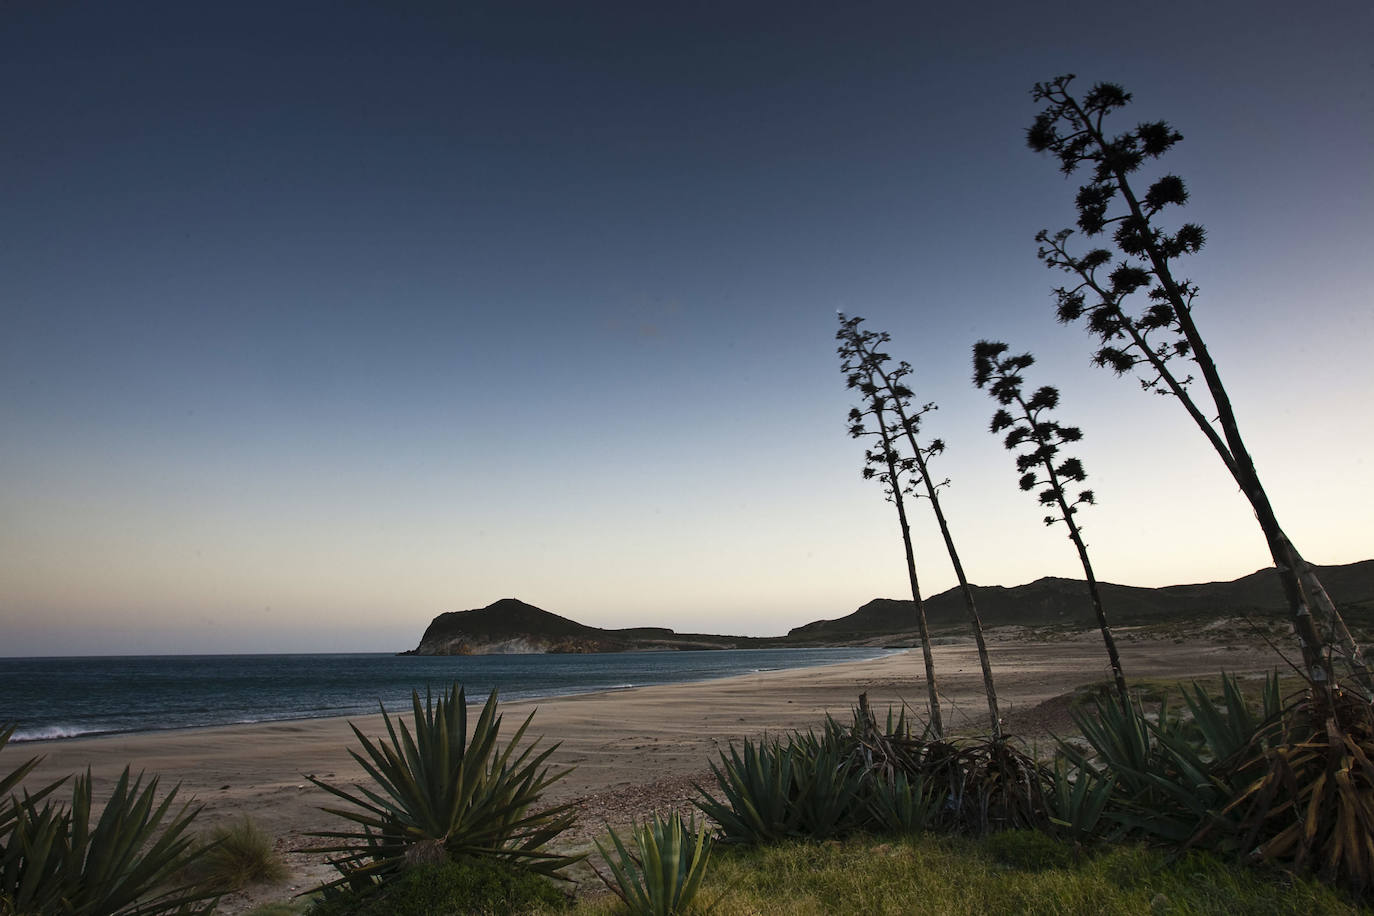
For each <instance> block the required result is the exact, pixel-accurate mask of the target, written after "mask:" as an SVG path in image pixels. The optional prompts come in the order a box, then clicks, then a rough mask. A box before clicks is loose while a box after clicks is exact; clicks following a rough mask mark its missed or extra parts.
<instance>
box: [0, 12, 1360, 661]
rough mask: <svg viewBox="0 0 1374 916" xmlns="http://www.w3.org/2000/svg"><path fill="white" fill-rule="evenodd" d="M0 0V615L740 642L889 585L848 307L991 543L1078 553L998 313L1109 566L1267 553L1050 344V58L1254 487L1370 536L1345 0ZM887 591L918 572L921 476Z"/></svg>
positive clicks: (1196, 478) (244, 630) (1059, 337)
mask: <svg viewBox="0 0 1374 916" xmlns="http://www.w3.org/2000/svg"><path fill="white" fill-rule="evenodd" d="M953 7H954V5H942V6H941V7H940V8H938V9H937V8H934V7H933V6H929V5H925V4H911V3H855V4H810V3H797V2H789V3H777V4H751V3H738V2H732V3H693V4H679V5H675V6H669V5H664V4H638V3H636V4H631V3H617V4H609V3H576V4H573V3H550V4H533V3H492V4H461V5H460V4H446V3H434V4H423V3H392V4H383V3H356V2H355V3H339V2H328V3H304V2H289V3H276V2H274V3H260V2H235V3H220V4H208V3H184V2H129V3H99V2H36V0H33V2H16V3H6V4H5V5H4V6H3V7H0V85H4V86H5V87H7V91H6V92H4V93H3V94H0V114H3V118H4V124H5V128H4V130H3V132H0V392H3V396H2V397H0V655H31V654H32V655H43V654H101V653H162V652H239V651H301V650H305V651H311V650H314V651H338V650H353V649H357V650H378V651H391V650H398V649H404V648H409V647H412V646H414V645H415V643H416V642H418V640H419V637H420V634H421V632H422V631H423V629H424V627H425V625H426V624H427V623H428V622H429V620H430V619H431V618H432V617H433V616H434V615H435V614H437V613H439V612H442V611H447V610H461V609H465V608H473V607H480V606H483V605H486V604H488V603H490V602H492V601H494V600H496V599H498V598H502V597H507V596H516V597H519V598H521V599H523V600H525V601H529V602H531V603H533V604H536V605H539V606H541V607H543V608H546V609H548V610H551V611H555V612H557V613H560V614H564V615H567V616H571V617H573V618H575V619H577V620H580V621H582V622H585V623H589V624H594V625H599V626H626V625H640V624H643V625H659V626H669V627H673V628H675V629H678V630H683V631H706V632H729V633H749V634H777V633H782V632H785V631H786V630H787V629H789V628H790V627H793V626H797V625H800V624H802V623H806V622H808V621H811V620H814V619H817V618H821V617H836V616H840V615H842V614H845V613H848V612H850V611H852V610H853V609H854V608H855V607H857V606H858V605H860V604H862V603H863V602H865V601H867V600H869V599H870V598H873V597H875V596H879V595H884V596H902V595H903V594H904V593H905V592H906V581H905V569H904V564H903V561H902V553H901V543H900V539H899V537H898V532H897V527H896V520H895V517H894V514H893V513H892V511H891V507H890V506H889V505H887V504H886V503H885V502H884V500H883V498H882V494H881V492H880V489H879V487H878V485H877V484H876V483H873V482H865V481H863V480H861V479H860V476H859V469H860V467H861V465H862V446H861V445H860V444H859V443H857V442H855V441H853V440H851V439H849V438H847V437H846V435H845V426H846V424H845V414H846V412H847V410H848V408H849V406H850V404H851V403H852V399H851V397H850V394H849V392H847V391H846V390H845V388H844V385H843V380H842V378H841V375H840V372H839V366H838V360H837V358H836V356H835V354H834V345H835V344H834V340H833V335H834V331H835V327H836V320H835V312H836V310H843V311H845V312H846V313H849V314H857V315H862V316H864V317H866V318H867V319H868V326H870V327H872V328H875V329H886V330H888V331H890V332H891V333H892V335H893V338H894V341H893V344H892V347H891V349H892V352H893V354H894V355H895V356H896V357H898V358H904V359H907V360H909V361H911V362H912V363H913V364H914V365H915V367H916V375H915V383H916V385H917V387H918V395H917V396H918V399H920V400H934V401H937V402H938V403H939V405H940V410H939V412H938V413H937V414H935V415H933V416H932V417H931V418H930V420H929V422H928V424H927V430H928V432H929V434H931V435H937V436H940V437H943V438H944V439H945V440H946V442H947V444H948V450H947V452H946V454H945V455H944V456H943V457H942V458H940V459H938V464H937V465H936V471H937V472H938V473H939V474H940V475H943V476H949V477H950V478H952V484H951V487H950V489H949V490H948V491H947V495H946V496H945V507H946V511H947V513H948V514H949V516H950V518H951V523H952V525H953V527H954V531H955V536H956V538H958V540H959V543H960V544H961V546H962V551H963V559H964V564H965V566H966V567H967V569H968V572H969V575H970V577H971V579H972V580H973V581H974V582H976V583H979V584H985V585H992V584H1000V585H1015V584H1019V583H1022V582H1027V581H1030V580H1033V579H1035V578H1038V577H1040V576H1044V575H1059V576H1079V575H1081V569H1080V568H1079V567H1078V565H1077V557H1076V555H1075V553H1074V551H1073V549H1072V547H1071V545H1070V544H1069V542H1068V541H1067V540H1066V539H1065V537H1064V535H1063V532H1062V529H1052V530H1051V529H1046V528H1045V527H1044V526H1043V525H1042V524H1041V522H1040V518H1041V515H1042V512H1041V511H1040V509H1039V507H1038V506H1037V505H1036V504H1035V500H1034V498H1033V497H1032V496H1029V495H1026V494H1023V493H1021V492H1019V491H1018V490H1017V488H1016V474H1015V471H1014V468H1013V462H1012V458H1011V456H1010V455H1009V454H1008V453H1006V452H1005V451H1003V450H1002V448H1001V445H1000V442H999V441H998V439H997V438H994V437H993V436H991V435H989V434H988V433H987V431H986V425H987V421H988V418H989V416H990V415H991V412H992V410H993V404H992V402H991V401H990V400H989V399H988V398H987V396H986V395H985V394H984V393H982V392H979V391H976V390H975V389H973V388H972V386H971V385H970V383H969V377H970V362H969V348H970V345H971V344H972V343H973V342H974V341H975V340H977V339H978V338H980V337H991V338H997V339H1002V340H1006V341H1007V342H1008V343H1009V344H1010V345H1011V346H1012V347H1013V348H1015V349H1017V350H1023V349H1029V350H1031V351H1033V352H1034V353H1035V354H1036V355H1037V357H1038V358H1039V364H1038V365H1037V366H1036V367H1034V368H1033V369H1032V370H1030V372H1029V373H1028V380H1029V381H1030V382H1031V383H1032V384H1037V385H1038V384H1055V385H1058V386H1059V388H1060V390H1061V393H1062V397H1063V401H1062V405H1063V406H1062V409H1061V410H1060V412H1059V416H1060V419H1062V420H1064V421H1065V422H1070V423H1076V424H1077V425H1080V426H1081V427H1082V428H1083V431H1084V436H1085V438H1084V441H1083V442H1082V443H1081V448H1080V449H1078V450H1077V454H1079V455H1080V456H1081V457H1082V459H1083V461H1084V464H1085V465H1086V467H1087V469H1088V472H1089V475H1090V484H1091V486H1092V487H1093V488H1094V489H1095V490H1096V492H1097V495H1098V500H1099V505H1098V506H1097V507H1096V508H1092V509H1089V510H1087V511H1086V512H1085V514H1084V516H1083V518H1084V523H1085V525H1086V531H1087V537H1088V540H1089V542H1090V549H1091V551H1092V553H1093V557H1094V564H1095V567H1096V571H1097V573H1098V575H1099V577H1100V578H1102V579H1104V580H1107V581H1112V582H1121V583H1127V584H1137V585H1150V586H1154V585H1166V584H1172V583H1180V582H1196V581H1208V580H1217V579H1230V578H1234V577H1236V576H1239V575H1243V574H1246V573H1249V572H1252V571H1254V570H1255V569H1258V568H1260V567H1262V566H1266V565H1268V564H1269V558H1268V554H1267V551H1266V550H1265V547H1264V542H1263V539H1262V538H1261V536H1260V532H1259V529H1258V526H1257V525H1256V524H1255V523H1254V520H1253V515H1252V513H1251V511H1250V509H1249V507H1248V505H1247V503H1246V502H1245V501H1244V500H1243V498H1242V497H1241V496H1240V495H1239V494H1238V492H1237V491H1236V488H1235V485H1234V483H1233V482H1232V481H1231V480H1230V478H1229V477H1228V476H1227V474H1226V472H1225V470H1224V469H1223V467H1222V465H1221V463H1220V462H1219V461H1218V460H1217V458H1216V456H1215V455H1214V454H1213V453H1211V452H1210V451H1209V447H1208V446H1207V445H1206V443H1205V441H1204V440H1203V439H1202V437H1201V436H1200V435H1199V434H1198V432H1197V431H1196V429H1194V428H1192V427H1191V426H1190V421H1189V420H1188V418H1187V417H1186V415H1184V413H1183V412H1182V411H1181V410H1180V409H1179V408H1178V405H1177V404H1176V403H1174V402H1172V401H1170V400H1166V399H1164V398H1159V397H1154V396H1150V395H1147V394H1144V393H1142V392H1140V391H1139V389H1138V386H1137V385H1136V383H1135V382H1134V381H1132V380H1130V379H1120V380H1118V379H1115V378H1114V377H1113V376H1112V375H1111V374H1110V373H1107V372H1104V371H1101V370H1097V369H1093V368H1092V367H1091V366H1090V365H1089V363H1088V360H1089V355H1090V352H1091V340H1090V338H1089V336H1088V335H1087V334H1086V333H1085V332H1084V331H1083V330H1082V329H1081V328H1077V327H1064V326H1060V325H1058V324H1056V322H1055V320H1054V313H1053V303H1052V300H1051V296H1050V289H1051V287H1052V286H1053V285H1055V284H1056V283H1057V282H1058V281H1057V279H1056V275H1053V274H1051V273H1050V272H1048V271H1047V270H1045V269H1044V268H1043V267H1042V266H1041V265H1040V263H1039V262H1038V261H1037V260H1036V258H1035V247H1036V246H1035V243H1034V241H1033V237H1034V235H1035V233H1036V232H1037V231H1038V230H1040V229H1042V228H1050V229H1058V228H1060V227H1063V226H1067V225H1071V224H1072V221H1073V217H1074V213H1073V209H1072V196H1073V192H1074V189H1075V188H1076V186H1077V182H1076V181H1073V180H1066V179H1064V178H1063V177H1062V176H1061V175H1060V174H1059V173H1058V171H1057V170H1056V167H1055V164H1054V163H1053V162H1051V161H1050V160H1048V159H1046V158H1043V157H1040V156H1037V155H1035V154H1033V153H1031V152H1029V151H1028V150H1027V149H1026V148H1025V145H1024V140H1023V132H1024V129H1025V127H1026V126H1027V125H1028V124H1029V123H1030V121H1031V120H1032V118H1033V117H1034V115H1035V112H1036V106H1035V105H1034V103H1033V102H1032V101H1031V99H1030V96H1029V90H1030V88H1031V86H1032V84H1033V83H1034V82H1036V81H1037V80H1043V79H1048V78H1051V77H1053V76H1056V75H1058V74H1061V73H1066V72H1074V73H1077V74H1079V84H1080V86H1081V88H1087V87H1088V86H1089V85H1090V84H1091V83H1092V82H1095V81H1098V80H1110V81H1115V82H1120V83H1122V84H1123V85H1125V86H1126V88H1128V89H1129V90H1131V91H1132V92H1133V93H1134V94H1135V98H1136V101H1135V103H1134V104H1133V105H1132V106H1131V107H1130V108H1129V109H1128V110H1127V111H1126V112H1125V113H1124V115H1123V116H1122V118H1121V121H1120V122H1119V124H1120V127H1121V129H1125V128H1126V127H1129V126H1131V125H1133V124H1134V123H1136V122H1137V121H1140V120H1147V119H1156V118H1165V119H1168V120H1169V121H1171V122H1172V123H1173V124H1174V125H1175V126H1176V127H1177V128H1178V129H1179V130H1181V131H1182V132H1183V134H1184V136H1185V138H1186V139H1185V141H1184V143H1182V144H1181V145H1180V146H1179V147H1177V148H1176V150H1175V151H1174V152H1173V153H1171V154H1170V155H1169V157H1168V158H1167V160H1166V165H1167V167H1168V168H1169V170H1171V171H1175V172H1177V173H1178V174H1181V175H1182V176H1183V177H1184V178H1185V180H1186V181H1187V182H1188V185H1189V189H1190V191H1191V192H1192V202H1191V204H1190V206H1189V207H1188V208H1187V211H1186V216H1187V217H1188V218H1189V219H1192V220H1194V221H1198V222H1201V223H1203V224H1204V225H1205V226H1206V227H1207V229H1208V232H1209V242H1208V245H1207V247H1206V248H1205V249H1204V250H1203V252H1202V253H1201V254H1200V255H1198V256H1197V257H1196V258H1194V259H1192V260H1191V263H1190V264H1189V265H1188V273H1189V275H1190V276H1191V277H1192V278H1193V279H1194V280H1196V281H1197V282H1198V283H1199V284H1200V285H1201V287H1202V294H1201V296H1200V297H1199V299H1198V301H1197V304H1196V308H1195V316H1196V319H1197V321H1198V324H1199V325H1200V327H1201V329H1202V332H1203V334H1204V335H1205V336H1206V338H1207V340H1208V341H1209V343H1210V345H1211V347H1212V349H1213V354H1214V356H1215V358H1216V359H1217V361H1218V363H1219V365H1220V367H1221V370H1222V373H1223V376H1224V378H1225V380H1226V381H1227V383H1228V386H1229V388H1230V390H1231V393H1232V397H1233V400H1234V401H1235V403H1236V408H1237V411H1238V414H1239V417H1240V420H1241V423H1242V425H1243V430H1244V432H1245V433H1246V435H1247V438H1248V440H1249V442H1250V445H1251V449H1252V451H1253V453H1254V456H1255V458H1256V461H1257V464H1258V466H1259V469H1260V473H1261V475H1262V477H1263V478H1264V480H1265V482H1266V484H1267V486H1268V488H1269V491H1270V494H1271V497H1272V499H1273V501H1274V502H1275V505H1276V508H1277V510H1278V514H1279V517H1280V520H1281V521H1282V522H1283V524H1284V526H1285V528H1286V529H1287V530H1288V532H1289V534H1290V535H1291V537H1292V538H1293V540H1294V541H1295V542H1296V543H1297V545H1298V546H1299V548H1300V549H1301V550H1302V551H1303V552H1304V553H1305V554H1306V555H1307V556H1308V557H1309V559H1311V560H1312V561H1314V562H1318V563H1345V562H1351V561H1355V560H1360V559H1366V558H1368V557H1370V556H1374V487H1371V486H1370V476H1371V472H1374V459H1371V457H1370V456H1371V455H1374V411H1372V410H1371V409H1370V406H1369V401H1370V396H1371V393H1374V360H1371V358H1370V357H1371V352H1374V303H1371V271H1372V270H1374V257H1371V252H1374V228H1371V227H1372V226H1374V219H1372V218H1371V217H1372V216H1374V206H1371V205H1372V204H1374V64H1372V63H1371V61H1372V60H1374V59H1372V58H1371V56H1370V50H1369V48H1370V44H1369V40H1370V36H1371V35H1374V7H1371V6H1370V5H1369V4H1368V3H1366V2H1356V0H1351V2H1344V0H1340V2H1330V3H1323V4H1319V5H1316V6H1314V7H1309V8H1307V9H1302V8H1300V5H1298V4H1293V3H1286V2H1285V3H1274V2H1244V3H1226V2H1209V3H1195V2H1190V3H1167V2H1166V3H1157V4H1151V5H1150V6H1149V7H1148V9H1143V8H1142V11H1141V12H1140V13H1139V14H1138V15H1135V16H1132V15H1131V14H1129V13H1128V9H1134V8H1128V7H1125V6H1122V5H1119V4H1101V3H1086V2H1051V3H1042V4H1026V3H996V4H994V3H987V4H972V5H963V6H959V7H958V8H957V9H955V8H953ZM915 525H916V528H917V534H918V543H917V549H918V552H919V556H918V561H919V564H920V568H921V572H922V575H923V586H924V588H925V589H926V591H927V593H929V594H933V593H935V592H937V591H941V590H943V589H945V588H948V587H950V586H951V585H953V583H954V580H953V575H952V573H951V571H950V569H949V563H948V559H947V558H946V556H945V555H944V553H943V550H942V547H941V545H940V543H939V539H938V533H937V532H936V530H935V529H934V525H933V522H932V521H931V520H930V519H929V517H928V509H927V508H926V507H925V506H924V504H922V506H921V507H920V509H919V511H918V512H917V514H916V517H915Z"/></svg>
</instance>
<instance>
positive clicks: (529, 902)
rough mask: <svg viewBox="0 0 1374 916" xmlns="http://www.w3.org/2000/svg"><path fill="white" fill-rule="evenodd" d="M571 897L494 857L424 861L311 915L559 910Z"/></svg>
mask: <svg viewBox="0 0 1374 916" xmlns="http://www.w3.org/2000/svg"><path fill="white" fill-rule="evenodd" d="M567 906H568V899H567V897H565V896H564V895H563V894H562V893H561V892H559V890H558V889H557V888H555V887H554V886H553V885H552V884H550V883H549V881H548V879H546V878H543V877H541V876H539V875H536V874H534V873H533V872H530V871H528V870H525V869H522V868H518V867H511V866H509V865H507V864H505V863H502V862H498V861H494V860H491V859H472V858H468V859H460V860H455V861H449V862H440V863H436V864H430V865H418V866H416V867H414V868H410V869H407V870H406V871H404V872H402V873H400V874H398V875H397V876H396V877H395V878H394V879H392V880H389V881H387V882H386V883H385V884H384V885H382V886H381V887H379V888H377V889H375V890H374V891H372V892H368V893H361V894H360V893H356V892H335V893H332V894H329V895H327V896H326V897H325V898H323V899H321V900H319V901H317V902H316V903H315V904H314V905H313V906H311V907H310V909H309V911H308V912H309V914H310V916H506V914H508V913H530V912H535V911H542V912H558V911H560V910H564V909H566V908H567Z"/></svg>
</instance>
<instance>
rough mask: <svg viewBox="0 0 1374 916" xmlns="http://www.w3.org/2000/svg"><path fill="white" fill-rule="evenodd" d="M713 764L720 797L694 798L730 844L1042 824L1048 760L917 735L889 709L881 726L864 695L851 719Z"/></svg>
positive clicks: (1003, 747) (743, 748)
mask: <svg viewBox="0 0 1374 916" xmlns="http://www.w3.org/2000/svg"><path fill="white" fill-rule="evenodd" d="M711 769H712V772H713V774H714V776H715V778H716V785H717V788H718V789H719V791H720V794H721V798H720V799H717V798H716V797H715V796H713V795H712V794H711V793H710V792H709V791H707V790H706V789H700V792H701V795H702V798H701V799H700V800H699V801H698V802H697V806H698V807H699V808H700V809H701V810H702V811H703V812H705V813H706V815H707V816H708V817H710V818H711V819H712V820H713V821H715V822H716V823H717V825H719V829H720V832H721V836H722V838H723V839H724V840H725V841H726V842H727V843H734V844H746V845H747V844H762V843H771V842H779V841H781V840H785V839H795V838H805V839H810V840H828V839H831V838H836V837H844V836H849V835H852V834H854V833H856V832H859V831H868V832H888V833H894V832H895V833H902V832H908V831H912V830H923V829H933V830H941V831H946V832H959V833H974V834H986V833H989V832H991V831H994V830H999V829H1006V828H1008V827H1031V826H1041V825H1043V824H1044V823H1045V820H1044V816H1043V814H1042V811H1043V809H1044V802H1043V799H1042V797H1041V796H1042V791H1043V788H1042V787H1043V784H1044V775H1043V772H1042V768H1041V767H1040V765H1039V764H1037V763H1036V762H1035V761H1034V760H1033V759H1031V758H1030V757H1029V756H1027V755H1025V754H1024V753H1022V752H1020V751H1019V750H1017V749H1016V747H1015V745H1014V744H1013V743H1012V741H1011V740H1010V739H1007V738H1000V739H990V740H979V739H958V738H950V739H946V738H940V737H938V736H933V734H932V733H931V732H930V731H928V730H926V731H923V732H921V733H917V732H916V731H915V730H914V729H913V728H912V727H911V725H910V723H909V722H908V721H907V719H906V718H905V715H894V714H893V713H892V712H891V711H889V713H888V717H887V722H886V725H885V727H879V726H878V723H877V721H876V719H875V718H874V716H873V714H872V711H871V710H870V709H869V708H868V707H867V705H866V703H864V702H863V700H862V698H861V702H860V705H859V707H858V708H857V709H856V710H855V711H854V717H853V721H852V723H851V724H850V725H848V726H844V725H841V724H840V723H838V722H836V721H835V720H834V719H829V718H828V719H827V720H826V724H825V727H824V729H823V730H822V731H821V732H820V733H819V734H817V733H815V732H805V733H800V732H793V733H791V734H790V735H788V736H787V737H786V738H785V739H771V740H770V739H762V740H760V741H758V742H757V743H755V742H753V741H749V740H745V741H744V742H742V743H741V745H740V748H739V749H737V748H736V747H735V746H734V745H731V746H730V748H729V749H728V751H726V752H725V753H722V755H721V763H720V764H719V765H717V764H715V763H713V764H712V765H711Z"/></svg>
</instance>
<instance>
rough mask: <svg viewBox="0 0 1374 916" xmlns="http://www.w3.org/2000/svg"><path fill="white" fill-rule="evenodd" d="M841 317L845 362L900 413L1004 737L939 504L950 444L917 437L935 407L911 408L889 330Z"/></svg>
mask: <svg viewBox="0 0 1374 916" xmlns="http://www.w3.org/2000/svg"><path fill="white" fill-rule="evenodd" d="M839 317H840V330H839V332H838V334H837V337H838V339H839V340H841V341H842V342H843V343H842V346H841V350H840V352H841V355H842V356H845V358H846V359H845V364H846V365H851V364H852V365H854V366H855V367H856V368H857V369H858V370H859V371H860V372H862V373H864V375H865V376H866V378H867V382H868V383H869V384H871V385H873V386H875V388H876V389H877V391H878V392H879V393H880V394H882V395H883V396H884V397H885V399H886V402H887V404H888V405H889V406H890V409H891V410H892V411H893V413H895V414H896V418H897V423H896V426H897V428H898V429H899V430H900V432H901V436H902V438H904V439H905V440H906V444H907V454H908V455H910V456H911V458H912V459H913V461H914V462H915V466H916V473H917V478H918V480H919V481H920V484H921V487H922V488H923V490H924V496H925V498H926V499H928V500H930V508H931V511H932V512H934V514H935V521H936V522H937V523H938V524H939V526H940V536H941V537H942V538H944V542H945V550H946V552H948V553H949V561H950V563H951V565H953V567H954V575H955V578H957V579H958V580H959V593H960V595H962V597H963V599H964V610H965V611H966V612H967V613H968V618H969V626H970V628H971V629H972V630H973V639H974V642H975V643H976V644H977V647H978V662H979V664H980V665H981V666H982V669H983V691H984V694H985V695H986V697H987V703H988V720H989V722H990V723H991V726H992V737H993V738H994V739H996V738H1000V737H1001V736H1002V717H1001V715H1000V713H999V712H998V710H997V687H996V685H995V684H994V683H993V678H992V661H991V659H990V658H989V656H988V647H987V642H986V641H985V640H984V638H983V621H982V619H981V618H980V617H979V616H978V604H977V602H976V601H974V598H973V587H972V586H971V585H969V581H968V576H966V575H965V574H964V564H963V563H962V562H961V561H960V560H959V551H958V550H957V549H956V548H955V546H954V535H952V534H951V533H950V530H949V522H948V521H946V519H945V512H944V509H943V507H942V506H941V505H940V490H941V488H943V487H945V486H947V485H948V484H949V480H948V478H946V479H945V480H942V481H936V480H935V479H934V478H933V477H932V476H931V473H930V465H929V461H930V459H931V457H932V456H935V455H938V454H940V453H942V452H943V451H944V450H945V444H944V442H943V440H940V439H933V440H931V441H930V442H929V444H928V445H924V446H923V445H922V444H921V442H920V440H919V439H918V438H917V436H918V434H919V433H920V429H921V418H922V417H923V416H925V414H927V413H929V412H930V411H932V410H935V409H936V406H935V404H933V403H928V404H925V405H924V406H923V407H921V408H919V409H913V408H912V406H911V398H912V391H911V389H910V388H909V387H908V386H907V384H906V378H907V376H909V375H910V374H911V364H910V363H908V362H906V361H903V362H901V363H899V364H898V365H897V367H896V368H892V367H890V366H889V363H890V361H891V360H890V358H889V357H888V355H887V354H886V353H884V352H882V351H880V350H879V349H878V347H880V346H882V345H884V344H886V343H888V342H889V341H890V340H891V339H892V338H891V336H890V335H889V334H888V333H887V332H886V331H881V332H878V331H865V330H862V329H860V327H859V325H860V324H861V323H862V322H863V319H862V318H858V317H854V318H845V316H844V315H843V314H841V315H840V316H839Z"/></svg>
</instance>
